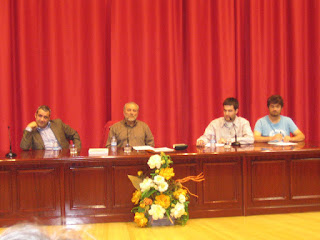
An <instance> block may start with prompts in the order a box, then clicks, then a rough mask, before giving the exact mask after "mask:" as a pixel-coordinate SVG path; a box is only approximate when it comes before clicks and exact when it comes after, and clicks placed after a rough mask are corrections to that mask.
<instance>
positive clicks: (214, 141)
mask: <svg viewBox="0 0 320 240" xmlns="http://www.w3.org/2000/svg"><path fill="white" fill-rule="evenodd" d="M215 143H216V140H215V139H214V135H211V137H210V147H212V148H213V147H215Z"/></svg>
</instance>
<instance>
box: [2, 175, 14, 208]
mask: <svg viewBox="0 0 320 240" xmlns="http://www.w3.org/2000/svg"><path fill="white" fill-rule="evenodd" d="M12 174H13V173H12V171H0V214H8V213H12V210H13V186H12V184H13V183H12V177H11V176H12Z"/></svg>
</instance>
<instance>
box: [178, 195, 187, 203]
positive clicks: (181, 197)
mask: <svg viewBox="0 0 320 240" xmlns="http://www.w3.org/2000/svg"><path fill="white" fill-rule="evenodd" d="M185 201H186V196H185V195H183V194H180V195H179V202H181V203H184V202H185Z"/></svg>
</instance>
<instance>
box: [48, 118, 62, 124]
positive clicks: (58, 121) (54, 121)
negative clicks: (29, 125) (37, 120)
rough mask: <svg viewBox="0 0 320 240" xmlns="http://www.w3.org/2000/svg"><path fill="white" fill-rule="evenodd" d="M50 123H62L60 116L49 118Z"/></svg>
mask: <svg viewBox="0 0 320 240" xmlns="http://www.w3.org/2000/svg"><path fill="white" fill-rule="evenodd" d="M50 123H51V124H62V123H63V121H62V120H61V119H60V118H56V119H52V120H50Z"/></svg>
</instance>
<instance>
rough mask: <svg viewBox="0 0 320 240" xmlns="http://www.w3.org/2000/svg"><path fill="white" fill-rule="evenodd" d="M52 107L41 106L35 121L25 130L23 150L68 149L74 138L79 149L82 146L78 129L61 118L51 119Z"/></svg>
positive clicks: (21, 144)
mask: <svg viewBox="0 0 320 240" xmlns="http://www.w3.org/2000/svg"><path fill="white" fill-rule="evenodd" d="M50 115H51V109H50V108H49V107H48V106H45V105H42V106H40V107H39V108H38V109H37V111H36V113H35V121H33V122H31V123H29V124H28V126H27V127H26V129H25V130H24V131H23V137H22V139H21V143H20V147H21V148H22V149H23V150H29V149H30V148H31V149H33V150H38V149H52V148H54V147H55V148H59V149H66V148H69V140H72V141H73V143H74V144H75V146H76V148H77V149H80V148H81V141H80V136H79V134H78V132H77V131H75V130H74V129H72V128H71V127H70V126H69V125H67V124H65V123H63V122H62V121H61V119H55V120H50Z"/></svg>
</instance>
